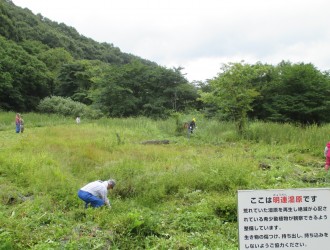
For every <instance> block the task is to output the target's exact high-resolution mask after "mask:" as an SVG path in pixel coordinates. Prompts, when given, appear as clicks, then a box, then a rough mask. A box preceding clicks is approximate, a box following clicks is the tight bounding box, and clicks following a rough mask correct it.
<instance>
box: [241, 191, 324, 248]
mask: <svg viewBox="0 0 330 250" xmlns="http://www.w3.org/2000/svg"><path fill="white" fill-rule="evenodd" d="M238 225H239V249H240V250H245V249H247V250H251V249H253V250H259V249H270V250H271V249H280V250H285V249H290V250H293V249H295V250H298V249H303V250H329V249H330V235H329V233H330V189H329V188H311V189H281V190H239V191H238Z"/></svg>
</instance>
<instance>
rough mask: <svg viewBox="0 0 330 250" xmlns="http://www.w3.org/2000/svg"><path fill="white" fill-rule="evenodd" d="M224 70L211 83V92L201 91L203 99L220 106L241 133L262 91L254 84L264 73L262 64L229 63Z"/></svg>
mask: <svg viewBox="0 0 330 250" xmlns="http://www.w3.org/2000/svg"><path fill="white" fill-rule="evenodd" d="M221 70H222V72H220V73H219V74H218V76H217V77H216V78H214V79H212V80H210V82H209V84H210V87H211V91H210V92H201V91H200V95H201V98H200V99H201V100H202V101H203V102H204V103H207V104H214V105H216V107H218V109H219V111H220V112H221V113H222V115H223V117H224V118H226V119H230V120H234V121H235V122H236V125H237V129H238V132H239V133H242V132H243V131H244V129H245V126H246V121H247V113H248V111H250V110H252V103H253V101H254V100H255V99H256V98H257V97H258V96H259V95H260V93H259V92H258V91H257V90H256V89H255V87H254V86H253V83H254V81H256V79H258V77H259V76H260V75H262V74H263V70H264V69H263V67H262V65H257V66H251V65H249V64H243V62H241V63H229V64H224V65H223V66H222V68H221Z"/></svg>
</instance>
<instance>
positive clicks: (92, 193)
mask: <svg viewBox="0 0 330 250" xmlns="http://www.w3.org/2000/svg"><path fill="white" fill-rule="evenodd" d="M115 185H116V181H115V180H113V179H110V180H107V181H100V180H97V181H93V182H90V183H88V184H87V185H85V186H83V187H82V188H81V189H80V190H79V191H78V197H79V198H80V199H82V200H83V201H84V202H85V208H87V207H88V205H89V204H90V205H91V206H92V207H94V208H95V207H101V206H103V205H107V206H108V207H109V208H111V205H110V201H109V199H108V197H107V195H108V190H109V189H113V188H114V186H115Z"/></svg>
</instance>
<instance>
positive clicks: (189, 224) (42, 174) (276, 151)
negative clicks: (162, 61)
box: [0, 112, 329, 250]
mask: <svg viewBox="0 0 330 250" xmlns="http://www.w3.org/2000/svg"><path fill="white" fill-rule="evenodd" d="M14 117H15V114H14V113H13V112H9V113H0V121H1V124H0V125H1V131H0V138H1V140H0V141H1V154H0V236H1V237H0V246H1V247H2V249H226V250H234V249H235V250H236V249H237V247H238V231H237V228H238V225H237V190H242V189H273V188H275V189H282V188H284V189H285V188H306V187H326V186H328V182H327V179H326V175H325V171H324V168H323V165H324V159H323V149H324V145H325V143H326V141H327V138H324V135H325V134H327V131H328V130H329V126H308V127H305V128H299V127H296V126H292V125H290V124H282V125H279V124H275V123H263V122H253V123H251V124H249V126H248V130H247V132H246V133H245V134H244V138H242V137H240V136H239V135H238V134H237V133H236V130H235V125H234V124H232V123H227V122H221V123H219V122H218V121H215V120H208V119H204V118H203V117H201V116H199V115H197V126H198V127H197V129H196V130H195V133H194V134H192V135H191V136H190V138H189V139H188V138H187V135H186V132H182V134H181V135H179V134H177V131H176V126H177V119H178V116H176V117H175V118H174V119H172V118H171V119H168V120H162V121H155V120H150V119H147V118H135V119H133V118H126V119H114V118H112V119H100V120H98V121H87V120H82V123H81V124H79V125H77V124H75V122H74V119H68V118H65V117H60V116H55V115H52V116H45V115H36V114H34V113H27V114H24V119H25V131H24V133H23V134H16V133H15V130H14ZM189 118H190V117H185V116H181V117H180V119H181V120H182V121H185V120H187V119H189ZM163 139H168V140H169V141H170V143H169V144H164V145H161V144H158V145H157V144H144V143H142V142H145V141H147V140H149V141H150V140H163ZM262 166H268V167H267V168H263V167H262ZM110 177H111V178H115V179H116V180H117V185H116V187H115V189H114V190H113V191H112V192H111V193H110V195H109V198H110V200H111V203H112V209H111V210H108V209H106V208H104V209H102V208H100V209H87V210H86V209H84V206H83V202H82V201H81V200H79V199H78V197H77V190H78V189H79V188H80V187H81V186H83V185H84V184H86V183H87V182H89V181H93V180H96V179H108V178H110Z"/></svg>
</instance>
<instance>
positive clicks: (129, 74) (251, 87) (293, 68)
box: [0, 0, 330, 132]
mask: <svg viewBox="0 0 330 250" xmlns="http://www.w3.org/2000/svg"><path fill="white" fill-rule="evenodd" d="M181 70H182V68H181V67H179V68H172V69H169V68H166V67H164V66H160V65H158V64H157V63H155V62H151V61H148V60H145V59H142V58H140V57H138V56H135V55H131V54H127V53H124V52H122V51H120V49H119V48H117V47H115V46H114V45H112V44H109V43H98V42H96V41H94V40H92V39H90V38H87V37H85V36H83V35H81V34H79V33H78V32H77V31H76V30H75V28H73V27H69V26H67V25H65V24H64V23H57V22H54V21H51V20H49V19H48V18H46V17H43V16H42V15H40V14H38V15H34V14H33V13H32V12H31V11H30V10H28V9H22V8H20V7H17V6H15V5H14V4H13V3H12V2H11V1H10V0H0V109H1V110H4V111H15V112H17V111H18V112H29V111H39V112H43V113H60V114H62V115H71V116H75V115H77V114H80V115H86V114H91V115H90V118H95V117H100V116H107V117H132V116H134V117H136V116H146V117H153V118H166V117H168V116H169V115H170V114H172V113H173V112H179V113H189V112H191V111H193V112H195V111H199V112H203V113H204V114H205V115H206V116H207V117H217V118H218V119H219V120H228V121H235V122H236V124H237V128H238V130H239V131H240V132H243V131H244V129H245V127H246V124H247V121H248V120H256V119H257V120H263V121H272V122H283V123H286V122H293V123H299V124H305V125H306V124H321V123H327V122H330V116H328V115H327V114H328V113H330V101H329V98H328V97H329V94H330V74H329V71H323V72H322V71H320V70H319V69H318V68H317V67H316V66H314V65H313V64H312V63H308V62H307V63H305V62H298V63H291V62H290V61H285V60H282V61H281V62H279V63H278V64H277V65H270V64H267V63H262V62H257V63H256V64H252V65H251V64H248V63H245V62H244V61H241V62H238V63H237V62H236V63H233V62H229V63H227V64H225V63H224V64H223V66H222V68H220V69H219V73H218V74H217V75H216V76H214V77H213V78H210V79H209V80H207V81H206V82H194V83H189V82H188V80H187V79H186V78H185V76H184V75H183V74H182V72H181ZM61 98H62V99H61ZM45 100H46V102H45ZM68 103H69V106H70V107H75V106H79V109H75V110H69V108H68ZM55 106H56V108H54V107H55ZM58 107H60V108H61V107H63V109H62V110H61V109H59V108H58ZM85 107H86V108H85ZM70 109H73V108H70ZM81 110H84V111H81Z"/></svg>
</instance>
